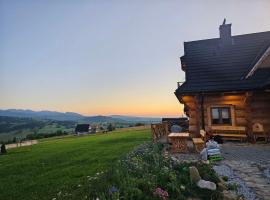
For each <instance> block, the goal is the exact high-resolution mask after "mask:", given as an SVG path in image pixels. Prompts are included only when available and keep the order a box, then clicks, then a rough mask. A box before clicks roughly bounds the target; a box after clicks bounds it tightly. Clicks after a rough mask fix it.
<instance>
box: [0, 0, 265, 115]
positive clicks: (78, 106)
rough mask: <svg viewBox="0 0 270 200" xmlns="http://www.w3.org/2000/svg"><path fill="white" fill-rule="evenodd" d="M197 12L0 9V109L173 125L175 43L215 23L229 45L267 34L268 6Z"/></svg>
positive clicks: (88, 4) (168, 7) (137, 7)
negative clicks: (228, 26) (224, 29)
mask: <svg viewBox="0 0 270 200" xmlns="http://www.w3.org/2000/svg"><path fill="white" fill-rule="evenodd" d="M198 2H199V1H170V2H167V1H158V2H156V1H155V3H154V1H147V2H145V1H136V2H135V1H132V2H131V1H130V2H128V1H114V3H112V2H109V1H104V2H101V1H57V2H55V1H30V0H26V1H2V2H1V7H0V13H1V14H0V15H1V17H0V24H1V27H2V28H1V31H0V42H1V46H0V94H1V98H0V109H10V108H16V109H32V110H51V111H61V112H77V113H81V114H85V115H111V114H121V115H134V116H135V115H136V116H158V117H162V116H172V117H177V116H178V117H179V116H182V115H183V105H180V103H179V101H178V100H177V98H176V97H175V95H174V91H175V89H176V87H177V81H184V80H185V77H184V73H183V72H182V71H181V66H180V60H179V57H180V56H182V55H183V54H184V52H183V42H184V41H192V40H199V39H203V38H215V37H219V35H218V34H219V32H218V26H219V25H220V23H221V22H222V20H223V18H224V17H226V18H227V20H228V21H229V22H230V23H232V32H233V35H238V34H243V33H252V32H260V31H267V30H268V31H269V30H270V24H269V20H267V19H269V18H270V12H269V8H270V1H259V2H257V1H254V2H249V3H246V1H237V2H235V1H227V2H226V4H225V3H223V2H215V1H211V3H207V1H203V2H202V1H201V2H200V3H198ZM209 10H211V12H209ZM247 10H252V12H246V11H247ZM243 13H245V17H243V16H242V14H243ZM258 22H260V23H258ZM187 68H188V66H187Z"/></svg>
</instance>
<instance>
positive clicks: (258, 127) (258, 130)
mask: <svg viewBox="0 0 270 200" xmlns="http://www.w3.org/2000/svg"><path fill="white" fill-rule="evenodd" d="M252 132H253V137H254V141H255V142H257V139H258V138H264V140H265V142H267V141H268V139H269V138H268V135H267V134H266V132H265V131H264V128H263V125H262V124H260V123H255V124H253V126H252Z"/></svg>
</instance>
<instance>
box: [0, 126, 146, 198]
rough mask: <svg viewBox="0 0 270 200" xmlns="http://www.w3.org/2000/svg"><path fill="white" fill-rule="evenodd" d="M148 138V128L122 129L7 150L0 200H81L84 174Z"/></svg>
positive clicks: (0, 162)
mask: <svg viewBox="0 0 270 200" xmlns="http://www.w3.org/2000/svg"><path fill="white" fill-rule="evenodd" d="M149 139H150V130H148V129H145V130H130V131H128V130H125V131H115V132H112V133H110V134H106V135H105V134H104V135H93V136H82V137H75V136H74V137H73V136H72V137H66V138H60V139H59V138H58V139H48V140H42V141H40V143H39V144H37V145H34V146H31V147H22V148H17V149H13V150H9V151H8V154H7V155H2V156H0V199H1V200H6V199H12V200H15V199H19V200H23V199H25V200H31V199H49V200H51V199H53V198H56V199H78V200H79V199H83V198H84V196H85V195H87V193H88V191H89V188H88V187H89V186H88V184H87V176H91V175H94V174H95V173H97V172H99V171H101V170H104V169H106V168H107V167H109V166H110V165H111V163H113V162H115V161H116V160H118V159H119V158H120V157H121V156H123V155H124V154H126V153H127V152H129V151H130V150H131V149H132V148H133V147H134V146H136V145H138V144H140V143H143V142H144V141H149ZM57 193H59V194H60V193H61V195H59V196H60V197H59V196H57Z"/></svg>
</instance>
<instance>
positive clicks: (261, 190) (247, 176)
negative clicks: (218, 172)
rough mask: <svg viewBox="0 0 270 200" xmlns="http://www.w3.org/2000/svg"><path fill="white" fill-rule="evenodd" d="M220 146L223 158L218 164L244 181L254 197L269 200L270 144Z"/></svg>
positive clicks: (227, 144) (229, 144)
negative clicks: (230, 170) (227, 167)
mask: <svg viewBox="0 0 270 200" xmlns="http://www.w3.org/2000/svg"><path fill="white" fill-rule="evenodd" d="M221 147H222V154H223V157H224V158H225V159H224V160H223V161H221V162H220V164H223V165H226V166H229V167H230V168H231V169H232V170H233V172H234V174H235V175H236V176H238V177H239V178H241V179H242V180H243V181H244V182H245V184H246V185H247V187H249V188H250V189H251V190H252V191H253V192H254V193H255V195H256V198H254V199H263V200H270V176H269V172H270V144H247V143H245V144H241V143H225V144H223V145H221Z"/></svg>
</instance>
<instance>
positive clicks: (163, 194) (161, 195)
mask: <svg viewBox="0 0 270 200" xmlns="http://www.w3.org/2000/svg"><path fill="white" fill-rule="evenodd" d="M153 194H154V195H155V196H158V197H159V198H161V199H164V200H165V199H166V198H167V197H168V196H169V194H168V192H167V191H166V190H163V189H161V188H160V187H158V188H156V190H155V191H154V192H153Z"/></svg>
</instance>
